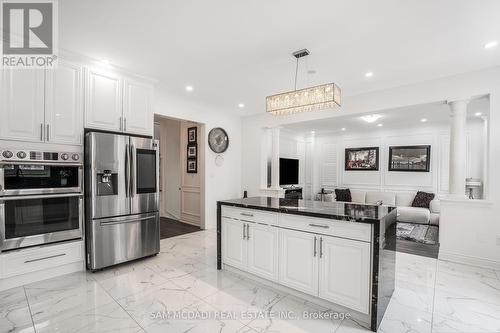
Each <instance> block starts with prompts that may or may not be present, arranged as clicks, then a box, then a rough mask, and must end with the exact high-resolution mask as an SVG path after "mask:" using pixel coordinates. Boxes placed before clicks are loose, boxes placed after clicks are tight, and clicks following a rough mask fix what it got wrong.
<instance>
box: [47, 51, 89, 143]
mask: <svg viewBox="0 0 500 333" xmlns="http://www.w3.org/2000/svg"><path fill="white" fill-rule="evenodd" d="M82 74H83V72H82V67H81V66H79V65H76V64H71V63H69V62H66V61H62V60H60V61H59V64H58V66H57V69H53V70H47V72H46V80H45V124H46V133H45V134H46V139H45V141H47V142H51V143H62V144H77V145H80V144H82V143H83V86H82V79H83V78H82Z"/></svg>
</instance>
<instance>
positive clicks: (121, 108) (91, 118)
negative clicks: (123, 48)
mask: <svg viewBox="0 0 500 333" xmlns="http://www.w3.org/2000/svg"><path fill="white" fill-rule="evenodd" d="M153 92H154V88H153V85H152V84H150V83H149V82H147V81H145V80H144V81H142V80H138V79H132V78H129V77H125V76H121V75H120V74H118V73H116V72H113V71H108V70H101V69H96V68H89V69H88V70H87V75H86V89H85V127H87V128H94V129H101V130H107V131H114V132H126V133H132V134H141V135H148V136H151V135H153V123H154V120H153Z"/></svg>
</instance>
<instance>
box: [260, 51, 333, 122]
mask: <svg viewBox="0 0 500 333" xmlns="http://www.w3.org/2000/svg"><path fill="white" fill-rule="evenodd" d="M308 55H309V51H308V50H307V49H303V50H300V51H297V52H294V53H293V56H294V57H295V58H296V59H297V65H296V67H295V90H293V91H289V92H285V93H281V94H276V95H272V96H268V97H266V111H267V112H269V113H271V114H273V115H275V116H282V115H290V114H294V113H300V112H306V111H314V110H324V109H331V108H333V107H336V106H340V88H339V86H337V85H336V84H335V83H327V84H322V85H319V86H315V87H309V88H304V89H299V90H297V73H298V69H299V58H302V57H305V56H308Z"/></svg>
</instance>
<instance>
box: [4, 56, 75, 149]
mask: <svg viewBox="0 0 500 333" xmlns="http://www.w3.org/2000/svg"><path fill="white" fill-rule="evenodd" d="M1 85H2V89H1V90H2V102H1V103H2V104H1V106H2V115H5V117H4V118H3V119H2V122H1V125H0V138H2V139H5V140H20V141H31V142H47V143H58V144H59V143H60V144H73V145H80V144H82V139H83V101H82V95H83V87H82V68H81V67H80V66H79V65H75V64H71V63H69V62H65V61H60V63H59V65H58V68H56V69H50V70H45V71H44V70H42V69H23V70H9V69H5V70H3V71H2V83H1Z"/></svg>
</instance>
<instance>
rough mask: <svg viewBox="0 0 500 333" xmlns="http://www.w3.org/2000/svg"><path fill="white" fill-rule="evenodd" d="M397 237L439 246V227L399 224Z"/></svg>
mask: <svg viewBox="0 0 500 333" xmlns="http://www.w3.org/2000/svg"><path fill="white" fill-rule="evenodd" d="M396 237H397V238H398V239H403V240H408V241H412V242H418V243H423V244H437V243H438V241H439V227H438V226H435V225H426V224H413V223H398V224H397V231H396Z"/></svg>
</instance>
